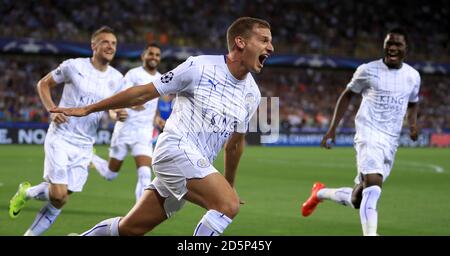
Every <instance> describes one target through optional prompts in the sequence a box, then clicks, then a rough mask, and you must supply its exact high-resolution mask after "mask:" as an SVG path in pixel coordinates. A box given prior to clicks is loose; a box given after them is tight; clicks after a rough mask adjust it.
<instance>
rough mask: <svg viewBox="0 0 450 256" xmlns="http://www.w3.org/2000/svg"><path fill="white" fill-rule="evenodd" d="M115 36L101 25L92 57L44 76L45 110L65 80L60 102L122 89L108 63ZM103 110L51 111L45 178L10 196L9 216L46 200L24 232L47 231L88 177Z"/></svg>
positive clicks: (74, 103) (81, 101)
mask: <svg viewBox="0 0 450 256" xmlns="http://www.w3.org/2000/svg"><path fill="white" fill-rule="evenodd" d="M116 46H117V39H116V36H115V35H114V32H113V30H112V29H111V28H109V27H106V26H105V27H102V28H100V29H99V30H97V31H95V32H94V33H93V34H92V37H91V48H92V51H93V54H92V57H91V58H76V59H68V60H66V61H64V62H62V63H61V64H60V65H59V67H58V68H56V69H55V70H53V71H51V72H50V73H49V74H47V75H46V76H45V77H43V78H42V79H41V80H40V81H39V82H38V84H37V90H38V93H39V96H40V98H41V100H42V103H43V105H44V106H45V108H46V109H47V110H50V109H53V108H55V106H56V104H55V102H54V101H53V100H52V97H51V89H54V88H55V86H56V85H58V84H64V89H63V94H62V98H61V101H60V102H59V106H60V107H78V106H83V105H86V104H90V103H94V102H97V101H99V100H101V99H104V98H107V97H109V96H111V95H113V94H114V93H116V92H117V91H118V90H120V88H121V83H122V74H121V73H120V72H119V71H117V70H116V69H114V68H113V67H111V66H110V65H109V63H110V62H111V61H112V60H113V58H114V55H115V53H116ZM101 116H102V113H94V114H92V115H89V116H86V117H82V118H73V117H67V116H66V115H64V114H61V113H51V115H50V118H51V120H52V122H51V123H50V126H49V128H48V132H47V136H46V137H45V144H44V150H45V162H44V176H43V177H44V180H45V182H42V183H41V184H39V185H37V186H33V187H31V185H30V183H28V182H23V183H21V184H20V185H19V189H18V191H17V193H16V194H15V195H14V196H13V198H12V199H11V200H10V205H9V215H10V217H11V218H13V219H14V218H17V217H18V216H19V214H20V212H21V210H22V209H23V207H24V206H25V202H26V201H27V200H29V199H36V200H41V201H45V202H46V203H45V205H44V207H43V208H42V209H41V210H40V211H39V213H38V214H37V216H36V219H35V221H34V222H33V224H32V225H31V226H30V228H29V229H28V230H27V231H26V233H25V235H26V236H38V235H41V234H42V233H43V232H44V231H46V230H48V229H49V228H50V226H51V225H52V224H53V222H54V221H55V220H56V218H57V217H58V215H59V214H60V213H61V208H62V207H63V206H64V204H65V203H66V202H67V199H68V197H69V194H71V193H72V192H81V191H82V189H83V185H84V184H85V183H86V180H87V177H88V166H89V162H90V161H91V159H92V147H93V144H94V140H95V136H96V131H97V127H98V124H99V121H100V119H101Z"/></svg>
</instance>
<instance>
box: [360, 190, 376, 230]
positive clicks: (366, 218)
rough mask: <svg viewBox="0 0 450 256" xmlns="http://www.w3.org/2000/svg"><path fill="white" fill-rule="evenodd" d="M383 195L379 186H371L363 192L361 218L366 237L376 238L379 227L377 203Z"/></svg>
mask: <svg viewBox="0 0 450 256" xmlns="http://www.w3.org/2000/svg"><path fill="white" fill-rule="evenodd" d="M380 195H381V188H380V187H379V186H370V187H367V188H365V189H364V190H363V191H362V200H361V207H360V208H359V217H360V219H361V225H362V229H363V234H364V236H376V235H377V225H378V213H377V202H378V198H380Z"/></svg>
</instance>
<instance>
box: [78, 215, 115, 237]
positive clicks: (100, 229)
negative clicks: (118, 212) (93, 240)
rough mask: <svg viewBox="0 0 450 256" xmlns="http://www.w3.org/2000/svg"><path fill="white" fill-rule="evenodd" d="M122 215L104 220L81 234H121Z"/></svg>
mask: <svg viewBox="0 0 450 256" xmlns="http://www.w3.org/2000/svg"><path fill="white" fill-rule="evenodd" d="M120 218H121V217H115V218H111V219H107V220H104V221H102V222H100V223H98V224H97V225H95V226H94V227H93V228H91V229H89V230H88V231H86V232H84V233H83V234H81V235H80V236H119V221H120Z"/></svg>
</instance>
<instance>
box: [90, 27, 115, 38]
mask: <svg viewBox="0 0 450 256" xmlns="http://www.w3.org/2000/svg"><path fill="white" fill-rule="evenodd" d="M103 33H107V34H113V35H114V30H113V29H112V28H110V27H108V26H102V27H101V28H99V29H97V30H96V31H94V33H92V35H91V42H94V40H95V38H96V37H97V36H98V35H100V34H103Z"/></svg>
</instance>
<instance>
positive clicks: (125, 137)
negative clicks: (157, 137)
mask: <svg viewBox="0 0 450 256" xmlns="http://www.w3.org/2000/svg"><path fill="white" fill-rule="evenodd" d="M152 135H153V130H152V129H147V128H145V129H144V128H137V129H135V130H132V131H131V130H130V129H127V130H125V127H124V128H122V129H120V130H118V131H116V130H114V132H113V135H112V137H111V147H110V148H109V157H110V158H115V159H117V160H120V161H123V160H124V159H125V157H126V156H127V154H128V149H130V151H131V155H132V156H134V157H136V156H148V157H152V152H153V146H152Z"/></svg>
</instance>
